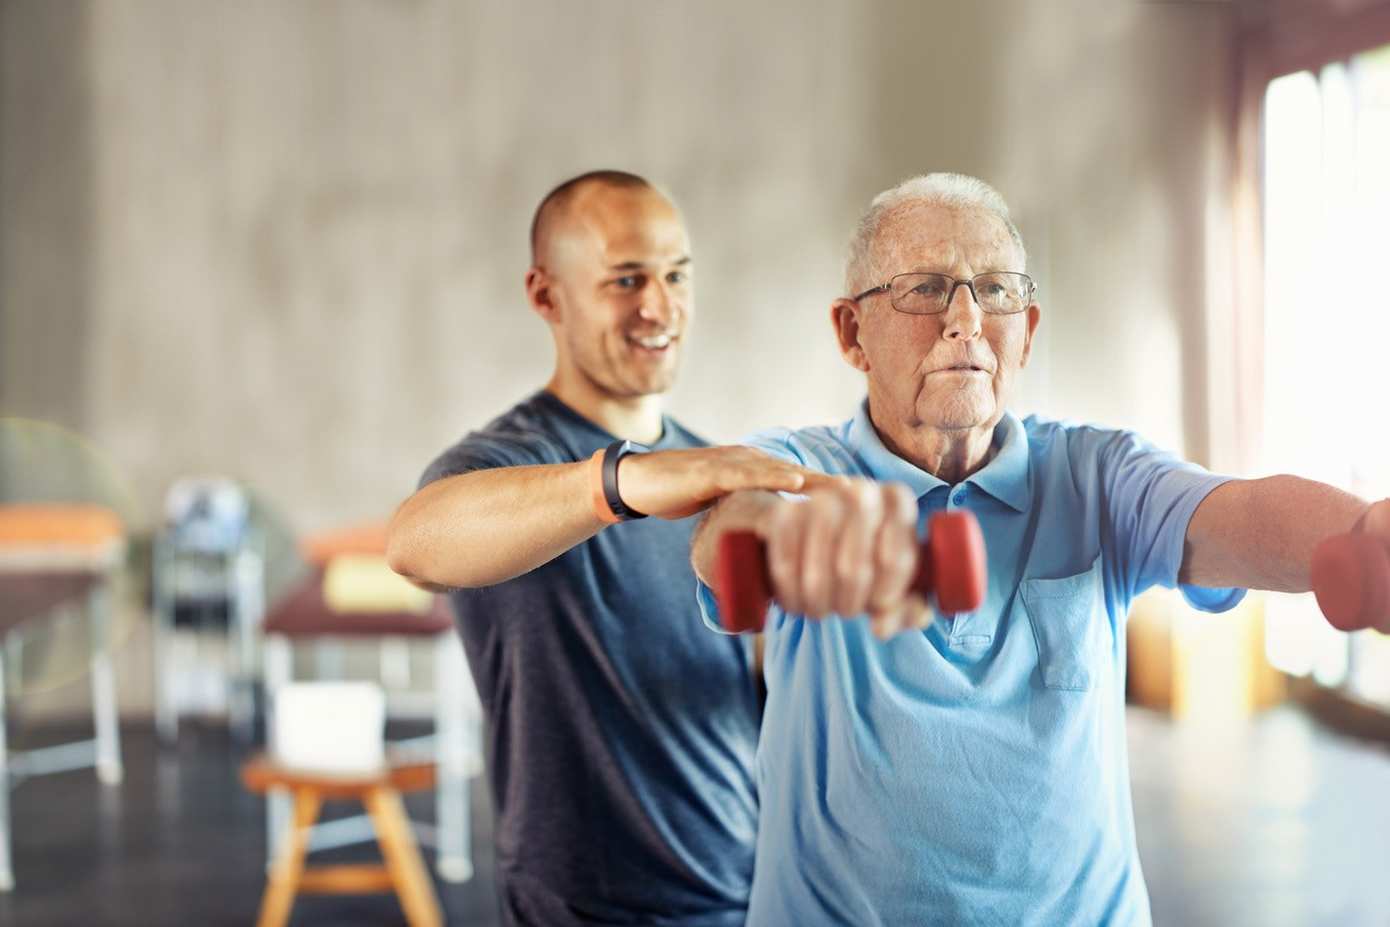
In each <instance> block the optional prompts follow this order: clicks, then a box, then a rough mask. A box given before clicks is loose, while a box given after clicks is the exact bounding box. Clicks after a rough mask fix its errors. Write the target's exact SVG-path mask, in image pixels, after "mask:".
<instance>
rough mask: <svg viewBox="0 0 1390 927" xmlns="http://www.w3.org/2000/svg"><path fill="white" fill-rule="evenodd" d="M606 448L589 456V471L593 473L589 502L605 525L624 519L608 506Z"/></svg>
mask: <svg viewBox="0 0 1390 927" xmlns="http://www.w3.org/2000/svg"><path fill="white" fill-rule="evenodd" d="M605 453H606V449H605V448H599V449H598V450H596V451H594V453H593V456H591V457H590V458H589V472H590V473H591V474H592V476H591V478H590V480H589V503H590V504H591V505H592V506H593V507H594V514H595V515H597V516H598V520H599V521H601V522H603V523H604V524H605V525H616V524H617V523H618V522H620V521H622V519H621V518H619V517H618V513H617V512H614V511H613V510H612V509H610V508H609V507H608V497H607V496H605V495H604V492H603V455H604V454H605Z"/></svg>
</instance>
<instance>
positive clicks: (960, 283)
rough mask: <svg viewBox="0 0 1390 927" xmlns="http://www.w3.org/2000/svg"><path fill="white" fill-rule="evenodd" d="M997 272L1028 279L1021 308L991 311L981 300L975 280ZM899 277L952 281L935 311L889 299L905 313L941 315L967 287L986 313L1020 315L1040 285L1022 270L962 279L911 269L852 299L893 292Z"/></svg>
mask: <svg viewBox="0 0 1390 927" xmlns="http://www.w3.org/2000/svg"><path fill="white" fill-rule="evenodd" d="M996 274H1009V275H1011V276H1014V277H1022V278H1023V279H1024V280H1027V281H1028V296H1027V299H1026V301H1025V302H1024V304H1023V307H1022V308H1021V309H1015V310H1014V311H1013V312H991V311H990V310H988V309H986V308H985V307H984V304H983V303H981V302H980V297H979V295H978V294H977V293H976V292H975V281H976V280H979V279H980V278H981V277H992V276H995V275H996ZM899 277H940V278H942V279H945V280H949V281H951V291H950V292H949V293H947V294H946V301H945V302H944V303H942V304H941V308H940V309H938V310H936V311H935V312H912V311H910V310H907V309H900V308H899V307H898V301H897V300H896V299H893V300H889V305H891V306H892V307H893V310H894V311H895V312H901V313H903V314H904V315H940V314H941V313H943V312H945V311H946V310H947V309H949V308H950V307H951V300H953V299H955V298H956V290H957V289H959V288H960V287H965V288H966V289H967V290H969V291H970V298H971V299H973V300H975V305H977V306H979V307H980V311H981V312H983V313H985V314H986V315H1018V314H1019V313H1020V312H1022V311H1023V310H1024V309H1027V308H1028V307H1029V306H1031V305H1032V304H1033V297H1034V296H1035V295H1037V292H1038V285H1037V283H1035V282H1034V281H1033V278H1032V277H1030V276H1028V275H1027V274H1025V273H1023V272H1022V271H1017V270H987V271H985V272H984V273H982V274H976V275H975V276H973V277H970V278H969V279H965V280H962V279H961V278H959V277H952V276H951V275H950V274H941V273H936V272H934V271H919V270H914V271H909V272H907V273H902V274H894V275H893V276H891V277H889V278H888V282H887V283H880V284H879V285H878V286H876V287H871V288H870V289H867V290H865V291H864V292H862V293H860V294H859V295H858V296H855V297H853V298H852V299H851V300H850V301H851V302H856V303H857V302H859V300H861V299H863V298H865V297H866V296H873V295H874V294H875V293H891V292H892V291H893V281H894V280H897V279H898V278H899ZM909 292H910V291H909Z"/></svg>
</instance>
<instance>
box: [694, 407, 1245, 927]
mask: <svg viewBox="0 0 1390 927" xmlns="http://www.w3.org/2000/svg"><path fill="white" fill-rule="evenodd" d="M994 441H995V448H996V453H995V455H994V457H993V458H992V459H991V460H990V462H989V463H988V464H987V465H985V466H984V467H983V468H981V469H980V471H979V472H977V473H976V474H974V475H973V476H971V477H969V478H968V479H966V480H965V481H964V482H962V483H959V484H956V485H954V486H951V485H948V484H946V483H943V482H942V481H941V480H939V479H937V478H936V477H934V476H932V475H931V474H929V473H926V472H924V471H922V470H919V469H917V468H916V467H915V466H913V465H912V464H911V463H909V462H908V461H906V460H903V459H902V458H900V457H897V456H896V455H894V454H893V453H892V452H890V451H889V450H887V449H886V448H885V447H884V446H883V443H882V442H881V441H880V440H879V438H878V435H877V434H876V433H875V431H874V428H873V426H872V424H871V423H870V421H869V416H868V411H867V403H865V404H864V405H861V407H860V409H859V413H858V414H857V415H856V416H855V417H854V418H853V419H851V420H850V421H848V422H846V423H844V424H843V425H840V426H838V427H834V428H831V427H817V428H805V429H801V430H797V431H791V430H787V429H777V430H773V431H766V432H762V433H760V434H758V435H755V436H754V437H753V438H751V439H749V440H748V441H746V442H745V443H747V444H749V445H750V446H752V447H756V448H759V449H761V450H763V451H766V452H767V453H769V454H772V455H773V456H776V457H779V458H782V459H784V460H790V461H794V462H796V463H799V464H802V465H804V466H807V467H810V468H812V469H815V470H820V471H824V472H827V473H836V474H849V475H855V476H864V477H870V478H873V479H876V480H884V481H897V482H900V483H905V484H906V485H907V486H908V487H910V488H911V489H912V490H913V491H914V492H915V493H916V494H917V497H918V500H919V501H918V505H919V508H920V511H921V524H922V525H923V526H925V524H926V519H927V516H928V515H930V514H931V513H933V512H938V511H941V510H943V509H960V508H964V509H969V510H970V511H971V512H973V513H974V514H975V515H976V516H977V517H978V518H979V521H980V526H981V528H982V530H983V532H984V537H985V545H986V547H987V548H988V561H989V586H988V593H987V596H986V599H985V603H984V605H983V607H982V608H980V609H979V611H976V612H971V613H968V614H961V615H955V616H953V617H952V616H942V617H939V618H938V619H937V620H936V621H935V622H934V623H933V624H932V626H931V627H930V628H928V629H927V630H926V631H915V632H906V633H903V634H899V635H898V636H896V637H894V638H893V639H891V640H889V641H879V640H878V639H877V638H875V637H874V636H873V634H872V633H870V631H869V628H868V623H867V621H866V620H865V619H864V618H862V617H860V618H856V619H854V620H849V621H845V620H826V621H810V620H806V619H804V618H802V617H800V616H796V615H787V614H785V613H784V612H782V611H781V609H779V608H777V607H776V606H774V607H773V608H772V610H771V613H770V614H769V616H768V622H767V630H766V635H767V636H766V652H765V656H764V672H765V674H766V678H767V689H768V699H767V707H766V709H765V712H764V716H763V723H762V733H761V738H760V741H759V745H758V761H757V774H758V793H759V803H760V806H761V810H760V820H759V824H758V840H757V855H756V862H755V865H754V877H753V891H752V899H751V902H750V906H749V911H748V927H767V925H784V924H785V925H797V927H802V925H817V927H818V925H823V924H826V925H828V924H845V925H854V927H871V925H879V924H884V925H888V924H991V925H994V924H998V925H1009V927H1015V925H1024V924H1036V925H1046V927H1057V925H1069V924H1076V925H1082V924H1084V925H1093V924H1123V925H1132V924H1141V925H1146V924H1149V922H1150V918H1149V901H1148V892H1147V889H1146V887H1145V885H1144V876H1143V873H1142V872H1141V870H1140V866H1139V854H1138V850H1137V848H1136V846H1135V840H1134V819H1133V812H1132V810H1131V807H1130V790H1129V765H1128V757H1127V754H1126V747H1125V713H1124V689H1125V634H1124V628H1125V618H1126V614H1127V612H1128V610H1129V603H1130V600H1132V599H1133V598H1134V597H1135V596H1136V595H1138V594H1139V593H1140V592H1142V591H1143V590H1144V589H1146V588H1148V587H1149V586H1152V585H1154V584H1156V583H1157V584H1161V585H1164V586H1173V585H1175V584H1176V583H1177V576H1178V568H1179V566H1180V564H1181V563H1182V550H1183V540H1184V537H1185V535H1186V531H1187V523H1188V520H1189V519H1190V518H1191V516H1192V513H1193V511H1194V510H1195V509H1196V508H1197V504H1198V503H1199V502H1201V501H1202V499H1203V498H1204V497H1205V496H1206V494H1207V493H1209V492H1210V491H1211V490H1212V489H1214V488H1216V487H1217V486H1219V485H1220V484H1221V483H1223V482H1225V481H1226V480H1227V479H1229V478H1228V477H1221V476H1215V475H1212V474H1210V473H1208V472H1206V471H1205V470H1203V469H1202V468H1200V467H1198V466H1196V465H1194V464H1190V463H1186V462H1184V461H1182V460H1179V459H1178V458H1177V457H1174V456H1173V455H1171V454H1168V453H1165V452H1163V451H1160V450H1157V449H1155V448H1154V447H1152V446H1151V445H1149V444H1147V443H1146V442H1144V441H1143V440H1142V439H1140V438H1139V437H1137V436H1136V435H1134V434H1133V433H1130V432H1125V431H1112V430H1107V429H1103V428H1094V427H1089V426H1081V425H1074V424H1067V423H1061V422H1055V421H1047V420H1043V419H1039V418H1036V417H1030V418H1028V419H1026V420H1024V421H1020V420H1019V419H1018V418H1017V417H1015V416H1013V415H1011V414H1009V415H1005V416H1004V418H1003V419H1002V420H1001V421H1000V423H999V425H998V426H997V427H996V429H995V433H994ZM1183 592H1184V594H1185V595H1186V596H1187V598H1188V600H1189V601H1190V602H1192V604H1193V605H1195V606H1196V607H1197V608H1200V609H1203V610H1206V611H1224V610H1225V609H1228V608H1231V607H1232V606H1234V605H1235V604H1236V603H1237V602H1239V601H1240V599H1241V597H1242V596H1243V595H1244V592H1243V590H1226V589H1221V590H1218V589H1199V588H1194V587H1186V586H1184V587H1183ZM699 600H700V606H701V609H702V611H703V612H704V615H705V619H706V621H707V622H708V623H709V624H710V625H711V626H713V627H715V628H718V610H717V607H716V606H715V603H714V600H713V597H712V596H711V595H710V592H709V590H708V588H706V587H704V586H703V585H702V586H700V588H699Z"/></svg>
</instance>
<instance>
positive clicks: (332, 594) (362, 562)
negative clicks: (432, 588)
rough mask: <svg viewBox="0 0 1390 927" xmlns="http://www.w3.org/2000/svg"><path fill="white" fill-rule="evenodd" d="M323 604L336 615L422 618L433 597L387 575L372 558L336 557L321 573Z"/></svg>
mask: <svg viewBox="0 0 1390 927" xmlns="http://www.w3.org/2000/svg"><path fill="white" fill-rule="evenodd" d="M323 600H324V602H325V603H326V604H327V605H328V607H329V608H331V609H333V610H334V611H336V612H377V613H380V612H414V613H416V614H421V615H423V614H424V613H425V612H428V611H429V610H430V607H431V605H433V603H434V594H433V593H430V592H426V591H425V590H423V589H421V588H419V587H418V586H414V585H412V584H411V583H410V581H409V580H407V579H405V578H404V577H402V576H399V575H398V574H396V573H394V572H392V571H391V568H390V567H389V566H387V565H386V558H385V557H382V556H379V555H376V554H339V555H338V556H336V557H334V558H333V559H332V560H330V561H328V566H327V567H326V568H325V569H324V573H323Z"/></svg>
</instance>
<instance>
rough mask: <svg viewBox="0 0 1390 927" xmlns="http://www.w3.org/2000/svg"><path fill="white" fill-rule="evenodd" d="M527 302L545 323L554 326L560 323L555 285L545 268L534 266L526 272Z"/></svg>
mask: <svg viewBox="0 0 1390 927" xmlns="http://www.w3.org/2000/svg"><path fill="white" fill-rule="evenodd" d="M526 301H527V302H529V303H530V304H531V308H532V309H533V310H535V313H536V315H538V316H540V317H541V318H542V319H545V321H547V322H549V323H551V324H552V325H553V324H555V323H557V322H559V321H560V309H559V307H558V306H557V305H556V304H555V296H554V290H553V285H552V283H551V280H550V275H549V274H547V273H546V272H545V268H543V267H538V266H535V265H532V266H531V268H530V269H529V270H527V271H526Z"/></svg>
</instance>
